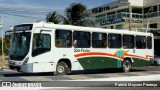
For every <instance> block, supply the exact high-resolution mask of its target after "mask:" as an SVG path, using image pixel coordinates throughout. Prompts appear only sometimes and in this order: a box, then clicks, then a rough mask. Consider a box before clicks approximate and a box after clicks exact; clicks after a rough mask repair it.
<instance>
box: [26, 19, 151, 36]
mask: <svg viewBox="0 0 160 90" xmlns="http://www.w3.org/2000/svg"><path fill="white" fill-rule="evenodd" d="M25 24H33V28H50V29H65V30H77V31H84V30H85V31H92V32H107V33H120V34H130V35H135V34H136V35H148V36H152V35H153V34H152V33H146V32H136V31H128V30H125V29H121V30H117V29H105V28H97V27H84V26H74V25H61V24H54V23H45V22H38V23H25Z"/></svg>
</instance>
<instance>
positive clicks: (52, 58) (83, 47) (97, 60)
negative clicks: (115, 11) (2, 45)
mask: <svg viewBox="0 0 160 90" xmlns="http://www.w3.org/2000/svg"><path fill="white" fill-rule="evenodd" d="M11 33H12V34H11V39H10V49H9V59H8V62H9V68H10V69H12V70H15V69H16V70H17V71H21V72H26V73H43V72H51V73H54V74H60V75H66V74H69V73H71V72H72V71H77V70H90V69H93V70H94V69H107V68H119V69H121V70H123V71H124V72H129V71H130V70H131V68H132V67H141V66H149V65H151V63H152V61H153V58H154V45H153V44H154V42H153V41H154V38H153V34H152V33H144V32H135V31H128V30H115V29H104V28H95V27H81V26H73V25H59V24H54V23H45V22H38V23H27V24H20V25H16V26H14V27H13V30H12V32H11Z"/></svg>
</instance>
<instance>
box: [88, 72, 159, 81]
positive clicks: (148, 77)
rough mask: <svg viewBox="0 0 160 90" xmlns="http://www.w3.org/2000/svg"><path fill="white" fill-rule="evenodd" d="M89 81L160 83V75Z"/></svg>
mask: <svg viewBox="0 0 160 90" xmlns="http://www.w3.org/2000/svg"><path fill="white" fill-rule="evenodd" d="M87 81H160V74H156V75H147V76H127V77H114V78H97V79H88V80H87Z"/></svg>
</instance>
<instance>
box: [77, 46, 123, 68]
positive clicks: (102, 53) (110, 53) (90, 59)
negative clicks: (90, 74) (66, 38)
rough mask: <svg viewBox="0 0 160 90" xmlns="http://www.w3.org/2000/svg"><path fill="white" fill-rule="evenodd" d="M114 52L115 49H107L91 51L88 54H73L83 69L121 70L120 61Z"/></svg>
mask: <svg viewBox="0 0 160 90" xmlns="http://www.w3.org/2000/svg"><path fill="white" fill-rule="evenodd" d="M80 50H81V49H80ZM81 51H82V50H81ZM116 51H117V49H112V50H109V49H107V48H106V49H91V50H90V52H79V53H75V58H77V60H78V62H79V63H80V65H81V66H82V67H83V69H105V68H121V67H122V59H121V58H118V56H116V54H115V52H116Z"/></svg>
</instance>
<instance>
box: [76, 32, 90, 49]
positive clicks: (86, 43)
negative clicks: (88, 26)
mask: <svg viewBox="0 0 160 90" xmlns="http://www.w3.org/2000/svg"><path fill="white" fill-rule="evenodd" d="M90 37H91V34H90V32H86V31H74V32H73V46H74V48H89V47H90V45H91V44H90Z"/></svg>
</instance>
